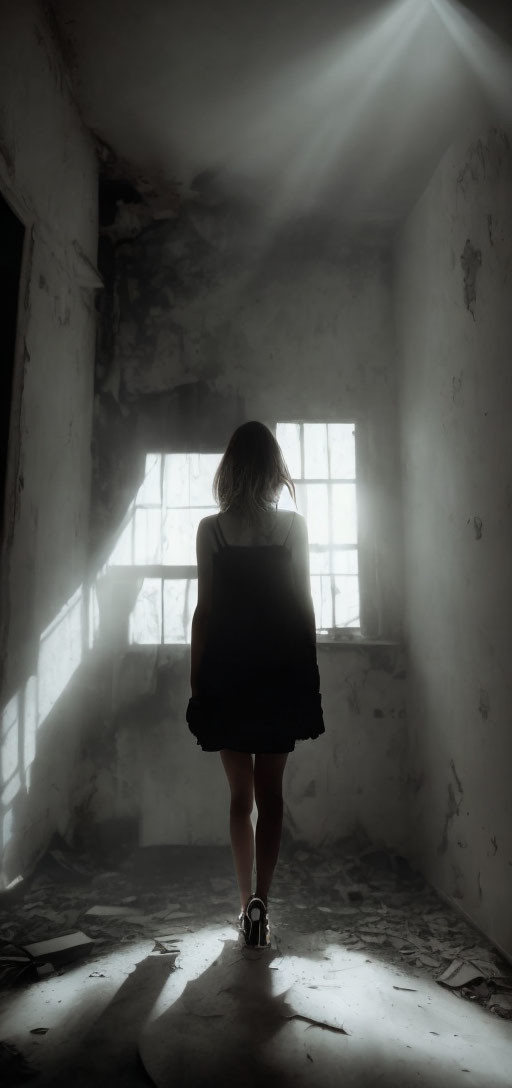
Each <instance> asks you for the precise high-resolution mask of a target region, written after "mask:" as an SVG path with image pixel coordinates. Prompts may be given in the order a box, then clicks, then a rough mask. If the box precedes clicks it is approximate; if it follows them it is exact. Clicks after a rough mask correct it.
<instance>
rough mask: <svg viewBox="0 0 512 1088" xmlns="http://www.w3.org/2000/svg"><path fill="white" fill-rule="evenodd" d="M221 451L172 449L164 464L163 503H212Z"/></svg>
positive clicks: (184, 505) (173, 504)
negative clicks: (195, 451)
mask: <svg viewBox="0 0 512 1088" xmlns="http://www.w3.org/2000/svg"><path fill="white" fill-rule="evenodd" d="M220 458H221V454H220V453H169V454H167V455H166V457H165V464H164V505H166V506H171V507H173V506H174V507H176V506H181V507H187V506H202V507H204V506H211V507H212V508H214V506H215V503H214V499H213V495H212V483H213V477H214V474H215V469H216V468H217V465H218V463H219V461H220Z"/></svg>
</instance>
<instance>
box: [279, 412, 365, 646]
mask: <svg viewBox="0 0 512 1088" xmlns="http://www.w3.org/2000/svg"><path fill="white" fill-rule="evenodd" d="M276 438H277V441H278V442H279V445H280V446H281V449H282V451H283V455H284V458H285V461H286V463H287V465H288V468H289V470H290V474H291V476H292V479H293V482H294V484H295V489H296V494H297V509H298V510H299V513H301V514H303V515H304V517H305V518H306V521H307V525H308V535H309V559H310V571H311V592H312V597H313V604H314V608H315V616H316V625H317V631H318V632H319V633H320V634H324V635H331V636H332V635H333V634H334V632H335V631H336V630H337V629H341V628H346V627H359V577H358V546H357V507H356V457H355V425H354V424H353V423H278V424H277V426H276ZM279 505H280V506H281V507H284V508H286V507H289V508H290V509H293V505H292V501H291V499H290V497H289V496H288V491H287V490H286V489H284V490H283V494H282V496H281V501H280V503H279Z"/></svg>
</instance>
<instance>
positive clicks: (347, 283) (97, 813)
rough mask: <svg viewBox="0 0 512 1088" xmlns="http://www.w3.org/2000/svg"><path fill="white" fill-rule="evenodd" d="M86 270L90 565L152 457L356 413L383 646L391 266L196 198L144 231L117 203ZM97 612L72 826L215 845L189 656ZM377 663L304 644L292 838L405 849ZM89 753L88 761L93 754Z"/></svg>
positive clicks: (213, 768) (387, 592)
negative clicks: (94, 299)
mask: <svg viewBox="0 0 512 1088" xmlns="http://www.w3.org/2000/svg"><path fill="white" fill-rule="evenodd" d="M101 261H102V264H101V267H102V269H103V270H104V274H105V276H106V281H107V283H106V290H105V293H104V295H103V298H102V307H103V309H102V316H101V331H100V337H99V350H98V356H97V366H96V408H95V430H94V463H95V472H94V488H93V540H94V549H95V557H96V558H95V564H96V566H99V565H100V563H101V562H102V561H104V560H105V559H106V558H108V554H109V551H110V549H111V547H112V544H113V541H114V539H115V536H116V532H117V531H118V526H119V523H120V520H121V518H122V515H123V514H124V512H125V511H126V509H127V507H128V505H129V503H130V501H131V500H132V499H133V496H134V493H135V491H136V489H137V486H138V485H139V484H140V482H141V480H142V476H143V470H144V457H145V453H147V452H148V451H158V450H167V451H172V450H196V451H197V450H202V451H208V450H210V451H221V450H222V449H223V448H224V447H225V445H226V442H227V440H228V438H229V436H230V434H231V432H232V430H233V429H234V427H235V426H237V425H238V424H239V423H241V422H243V421H244V419H251V418H256V419H258V418H259V419H263V420H266V421H272V420H277V419H290V418H291V419H294V418H303V419H313V420H314V419H333V420H336V419H340V418H341V419H351V418H354V419H356V420H358V421H361V427H362V430H363V433H364V439H363V440H362V441H363V447H362V458H361V492H362V503H363V506H365V504H366V507H365V508H366V516H367V518H368V520H369V522H370V523H371V524H369V525H368V527H367V539H368V541H369V542H370V544H369V548H370V550H371V552H372V554H371V557H370V556H367V562H368V570H370V567H371V564H370V558H371V560H372V562H373V561H374V560H376V564H375V567H376V568H377V569H378V572H379V585H378V586H375V584H372V585H371V586H370V587H368V585H367V599H366V601H365V602H363V608H365V609H366V612H365V616H366V619H367V622H368V625H370V624H371V623H373V624H374V625H375V627H376V628H377V631H376V633H377V634H380V633H382V634H387V635H391V636H395V638H396V637H397V636H398V635H399V632H400V620H401V615H400V611H401V584H400V578H401V567H400V518H399V482H398V441H397V420H396V384H395V341H394V328H393V318H392V303H391V293H390V264H389V254H388V253H386V251H385V250H383V249H382V248H380V247H379V246H376V245H366V246H365V245H361V244H359V245H358V244H356V242H355V241H354V240H353V239H349V238H347V237H343V236H341V237H340V235H339V232H338V234H336V233H335V231H334V229H333V227H332V224H325V223H322V222H321V221H317V222H307V221H305V220H304V221H300V222H297V223H296V224H295V225H294V226H293V227H290V229H288V230H287V231H286V232H281V233H280V234H279V235H275V234H273V233H272V232H269V227H268V224H267V225H266V227H264V226H263V225H262V224H261V223H257V222H255V221H254V220H253V219H251V217H250V215H249V214H248V212H247V210H246V209H243V208H238V207H237V206H235V205H229V206H227V205H225V204H221V203H218V202H217V203H216V202H211V203H208V201H207V200H204V202H202V203H196V204H188V205H185V206H183V207H182V208H181V209H180V210H179V212H178V214H176V215H175V216H174V217H173V218H171V219H168V220H166V221H160V222H151V217H150V216H148V213H147V209H146V208H145V207H144V206H143V205H141V203H140V202H139V203H138V202H136V201H132V202H130V201H128V203H127V202H126V201H125V200H124V199H123V201H122V202H121V203H120V204H119V206H118V214H117V217H116V219H115V220H114V221H112V222H110V224H108V225H105V226H104V230H103V234H102V242H101ZM370 511H371V515H370ZM372 518H373V521H372ZM364 560H365V557H364V556H363V563H364ZM375 567H374V568H372V569H373V570H375ZM368 580H369V579H367V580H366V584H367V583H368ZM372 609H373V611H372ZM100 612H101V613H102V615H101V616H100V633H99V642H98V652H99V653H100V655H102V660H103V661H104V662H106V661H110V664H109V666H108V667H109V668H110V669H111V675H112V678H113V679H112V690H113V698H112V703H111V706H110V708H108V707H107V708H106V709H105V713H106V715H107V719H108V715H109V714H110V720H109V721H108V724H106V728H107V730H109V731H110V732H111V733H112V736H113V738H114V742H113V748H112V752H111V758H110V759H109V761H108V773H107V774H105V765H104V764H103V766H102V767H101V768H100V766H99V764H97V768H96V770H97V779H96V784H97V785H98V783H99V785H98V789H96V790H89V793H88V797H89V800H88V802H87V804H88V808H87V812H88V819H89V820H90V821H91V822H92V823H94V822H97V823H101V822H104V821H107V820H108V819H119V820H122V819H123V818H126V819H137V820H138V821H139V824H140V841H141V842H143V843H145V844H149V843H154V842H203V843H205V842H209V841H213V842H227V841H228V836H229V826H228V823H229V821H228V810H229V805H228V801H227V793H226V790H227V784H226V782H225V779H224V772H223V770H222V767H221V764H220V759H219V756H218V754H215V755H212V754H207V753H203V752H201V750H200V749H199V748H198V747H197V746H196V742H195V738H194V737H192V735H191V734H190V733H189V731H188V727H187V725H186V722H185V709H186V705H187V701H188V697H189V681H188V677H189V662H188V649H187V648H186V647H181V648H180V647H170V646H168V647H161V648H158V649H153V650H151V648H150V647H140V648H139V649H137V648H136V647H134V646H132V647H130V648H129V647H128V646H127V645H126V640H127V634H126V622H124V623H123V622H121V621H120V620H119V617H116V610H115V608H114V609H113V608H112V607H111V605H110V604H109V603H108V599H104V601H103V607H101V605H100ZM102 640H103V641H102ZM101 646H103V650H101V649H100V647H101ZM380 652H382V653H383V654H384V658H383V659H381V658H379V657H378V655H377V657H376V658H375V660H374V659H373V658H372V653H373V651H372V649H371V648H370V647H361V648H358V649H355V648H351V647H349V646H339V647H333V648H332V649H331V648H325V649H324V648H321V649H320V650H319V658H320V671H321V678H322V691H323V696H324V705H325V708H326V709H325V715H326V729H327V734H326V737H325V738H320V739H319V740H317V741H315V742H313V741H311V742H309V743H305V744H303V745H298V746H297V750H296V752H295V753H294V755H293V756H292V757H290V760H289V766H288V769H287V775H288V780H287V781H288V786H287V790H288V794H287V796H288V800H287V812H286V821H287V826H288V829H289V830H290V832H291V833H292V834H294V835H295V836H296V837H300V838H304V839H309V840H310V841H313V842H319V841H320V840H323V839H326V838H331V839H332V838H335V837H336V836H340V835H343V834H345V833H347V832H348V831H350V830H352V829H353V827H354V826H355V825H357V824H359V823H360V824H361V825H363V826H364V827H365V829H366V830H367V832H368V833H369V834H371V835H372V836H373V837H374V838H375V839H376V840H378V841H381V842H387V843H390V844H394V845H395V846H396V847H401V846H403V841H404V837H405V834H406V823H405V821H404V810H403V799H404V790H403V783H404V780H405V773H404V745H405V722H404V710H403V698H404V673H403V665H398V664H397V663H396V660H395V658H396V657H397V655H398V651H397V650H396V648H395V649H394V650H390V651H389V652H390V653H392V655H393V654H394V655H395V658H393V663H392V664H391V665H389V663H388V662H387V659H386V653H385V651H384V650H383V649H382V648H381V651H380ZM398 656H399V655H398ZM90 757H91V760H92V763H91V768H92V767H93V765H94V758H95V757H94V750H93V749H92V748H91V750H90ZM213 783H214V787H212V784H213Z"/></svg>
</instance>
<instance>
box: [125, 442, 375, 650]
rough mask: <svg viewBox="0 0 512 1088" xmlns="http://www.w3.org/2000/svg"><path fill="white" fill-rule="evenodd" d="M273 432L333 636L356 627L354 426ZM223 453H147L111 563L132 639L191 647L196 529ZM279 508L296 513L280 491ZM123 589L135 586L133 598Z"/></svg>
mask: <svg viewBox="0 0 512 1088" xmlns="http://www.w3.org/2000/svg"><path fill="white" fill-rule="evenodd" d="M275 433H276V437H277V440H278V442H279V444H280V446H281V448H282V450H283V454H284V456H285V459H286V462H287V464H288V467H289V469H290V472H291V475H292V478H293V481H294V483H295V487H296V493H297V507H298V510H299V512H300V513H301V514H303V515H304V517H305V518H306V521H307V524H308V534H309V547H310V569H311V590H312V597H313V604H314V608H315V615H316V624H317V631H318V633H319V635H320V636H322V635H323V636H324V637H326V638H329V637H331V638H332V637H335V635H336V632H337V631H339V630H341V629H345V628H357V627H359V580H358V544H357V516H356V479H355V476H356V469H355V436H354V424H353V423H302V422H301V423H296V422H293V423H289V422H280V423H277V425H276V426H275ZM221 456H222V454H221V453H207V454H204V453H149V454H148V455H147V456H146V464H145V474H144V480H143V482H142V484H141V486H140V488H139V490H138V492H137V495H136V498H135V500H134V502H133V503H132V505H131V507H130V509H129V511H128V514H127V516H126V519H125V523H124V525H123V527H122V531H121V533H120V536H119V538H118V540H117V543H116V545H115V547H114V550H113V552H112V554H111V556H110V558H109V560H108V564H107V567H108V569H109V570H110V572H111V574H112V575H113V576H116V572H117V577H118V578H119V579H120V580H121V585H120V586H119V594H120V596H119V598H118V599H119V600H121V599H124V600H125V601H128V602H129V604H128V608H129V609H130V608H131V611H130V615H129V622H128V637H129V641H130V643H135V644H138V645H141V644H150V645H155V644H159V643H174V644H177V643H178V644H179V643H182V644H186V643H189V642H190V635H191V625H192V616H193V614H194V609H195V606H196V601H197V567H196V551H195V539H196V532H197V526H198V524H199V522H200V520H201V518H203V517H206V516H207V515H208V514H212V513H215V512H216V509H217V507H216V506H215V503H214V499H213V495H212V483H213V477H214V474H215V470H216V468H217V465H218V463H219V461H220V458H221ZM279 506H280V508H282V509H286V508H289V509H293V504H292V501H291V498H290V497H289V496H288V492H287V490H286V489H283V493H282V495H281V499H280V503H279ZM137 582H138V585H137ZM122 586H124V587H125V588H124V590H123V589H122V588H121V587H122ZM127 586H128V587H129V586H132V587H133V586H134V587H135V591H131V597H130V591H129V589H126V587H127ZM123 593H124V596H123ZM134 598H135V599H134Z"/></svg>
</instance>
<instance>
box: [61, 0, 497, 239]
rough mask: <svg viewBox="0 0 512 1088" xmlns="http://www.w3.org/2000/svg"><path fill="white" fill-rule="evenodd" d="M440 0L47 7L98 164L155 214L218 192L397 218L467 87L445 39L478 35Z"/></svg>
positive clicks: (108, 0) (190, 0) (470, 105)
mask: <svg viewBox="0 0 512 1088" xmlns="http://www.w3.org/2000/svg"><path fill="white" fill-rule="evenodd" d="M442 4H444V5H445V7H446V8H448V6H449V5H448V3H447V0H432V2H431V0H390V2H387V3H383V2H382V0H358V3H357V4H356V3H354V0H316V3H315V4H311V3H310V0H279V2H276V0H259V2H258V3H257V4H251V5H249V4H242V3H240V0H217V2H215V3H211V0H89V2H88V3H87V4H81V3H79V2H78V0H54V3H53V11H54V13H55V16H56V18H57V21H58V24H59V29H60V34H61V36H62V38H63V40H64V41H65V42H66V49H67V53H68V62H69V64H70V67H71V69H72V73H73V78H74V83H75V88H76V94H77V97H78V100H79V104H80V107H81V110H82V113H83V117H84V120H85V122H86V124H87V125H88V126H89V127H90V128H91V129H92V130H93V132H94V133H95V134H96V136H97V137H98V140H99V147H100V152H101V156H102V158H103V162H104V170H105V172H106V173H107V175H108V174H110V176H111V177H112V176H114V177H115V176H116V175H117V176H118V177H123V178H128V179H129V180H131V181H132V182H133V183H134V184H135V186H136V188H137V190H138V192H139V193H140V194H141V196H142V197H143V199H144V201H146V202H148V203H149V204H150V206H151V207H152V210H153V213H154V214H155V215H157V216H167V215H173V214H175V211H176V207H177V205H178V204H179V203H180V202H181V201H182V200H184V199H187V198H190V197H193V198H196V199H197V198H200V199H201V200H205V201H208V202H209V203H217V202H219V201H223V200H225V199H226V198H229V199H230V200H237V201H240V202H242V203H243V204H245V205H247V206H248V207H252V208H253V210H254V212H255V213H256V215H264V216H265V217H266V218H267V219H270V220H271V221H272V220H274V221H276V222H282V221H285V220H287V219H290V218H297V217H301V216H304V215H308V214H310V213H317V212H319V211H322V213H323V214H324V215H325V214H327V215H328V216H329V217H332V218H334V219H339V220H350V221H352V222H353V221H357V222H360V223H365V224H368V223H370V224H371V223H374V224H378V225H379V226H380V227H382V226H385V227H386V226H391V227H393V226H394V225H395V224H396V222H397V221H398V220H400V219H401V218H402V217H403V215H404V214H405V213H406V212H407V210H408V209H409V207H410V206H411V204H412V203H413V202H414V201H415V200H416V199H417V197H418V195H419V194H420V192H421V191H422V189H423V187H424V186H425V184H426V181H427V180H428V177H429V176H430V174H431V172H432V170H433V168H434V167H435V165H436V163H437V161H438V159H439V157H440V156H441V154H442V152H443V150H444V148H445V147H446V146H447V143H448V142H449V140H450V139H451V138H452V137H453V135H454V132H455V131H456V129H457V127H458V126H460V124H461V122H462V121H463V119H464V117H466V118H467V116H468V114H471V112H472V111H473V110H474V109H475V108H477V105H478V101H479V96H480V90H479V86H480V85H479V81H478V79H475V78H474V75H473V66H472V64H471V63H469V62H468V57H469V56H470V52H469V53H468V50H467V49H466V48H465V41H463V40H462V38H461V40H460V41H458V40H456V39H457V33H458V31H457V26H458V25H459V24H460V26H461V27H462V30H463V32H464V34H466V33H467V35H468V36H469V37H468V40H470V42H471V41H473V43H474V37H475V33H476V34H478V26H482V27H483V24H478V23H475V24H473V23H471V24H467V26H466V24H465V23H464V22H463V19H466V17H467V11H466V8H462V6H460V5H459V6H458V14H457V19H459V24H457V23H456V25H455V31H456V32H455V33H454V32H453V27H452V26H450V24H449V23H448V25H447V24H446V21H445V20H444V19H443V18H442V17H441V16H442V14H443V12H442V8H441V5H442ZM473 6H474V5H473ZM452 7H453V5H452ZM492 10H493V9H492V5H489V4H486V6H485V9H484V11H485V17H486V19H487V22H489V17H490V15H491V11H492ZM439 11H441V14H439ZM461 12H462V15H461V14H460V13H461ZM481 14H482V13H481V12H479V15H480V16H481ZM465 26H466V29H464V27H465ZM475 27H476V28H477V30H475ZM495 29H496V30H498V31H499V32H500V33H501V31H502V27H501V25H498V26H495ZM486 32H487V31H486ZM489 33H490V32H489ZM471 35H473V38H471ZM495 41H496V43H497V44H499V43H500V38H499V37H496V39H495Z"/></svg>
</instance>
